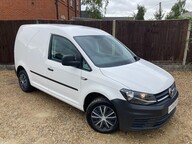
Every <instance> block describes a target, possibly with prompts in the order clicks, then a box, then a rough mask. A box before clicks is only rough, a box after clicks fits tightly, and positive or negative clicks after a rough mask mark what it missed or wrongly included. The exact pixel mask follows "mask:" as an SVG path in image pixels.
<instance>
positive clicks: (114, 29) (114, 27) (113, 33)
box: [112, 20, 116, 37]
mask: <svg viewBox="0 0 192 144" xmlns="http://www.w3.org/2000/svg"><path fill="white" fill-rule="evenodd" d="M112 28H113V29H112V35H113V36H114V37H116V20H113V26H112Z"/></svg>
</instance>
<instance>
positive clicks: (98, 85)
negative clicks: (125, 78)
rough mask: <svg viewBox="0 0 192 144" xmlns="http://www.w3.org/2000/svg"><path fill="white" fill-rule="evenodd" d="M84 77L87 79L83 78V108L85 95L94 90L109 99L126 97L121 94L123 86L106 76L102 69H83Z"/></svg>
mask: <svg viewBox="0 0 192 144" xmlns="http://www.w3.org/2000/svg"><path fill="white" fill-rule="evenodd" d="M82 78H83V79H86V80H81V100H80V101H81V102H80V103H81V104H82V105H81V109H82V110H83V105H84V100H85V97H86V96H87V95H88V94H90V93H93V92H96V93H100V94H102V95H104V96H105V97H106V98H108V99H109V100H113V99H117V98H118V99H122V100H125V98H124V97H123V96H122V95H121V93H120V89H122V88H123V86H122V85H121V84H119V83H117V82H115V81H113V80H111V79H109V78H107V77H105V76H103V75H102V74H101V72H100V70H95V71H91V72H88V71H82Z"/></svg>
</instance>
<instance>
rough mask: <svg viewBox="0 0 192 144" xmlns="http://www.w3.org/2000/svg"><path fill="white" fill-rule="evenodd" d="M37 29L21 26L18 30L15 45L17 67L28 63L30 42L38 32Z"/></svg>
mask: <svg viewBox="0 0 192 144" xmlns="http://www.w3.org/2000/svg"><path fill="white" fill-rule="evenodd" d="M38 32H39V31H38V30H37V29H32V28H29V27H26V26H21V27H20V28H19V30H18V32H17V36H16V40H15V46H14V61H15V69H17V67H18V66H20V65H21V66H23V67H24V68H25V69H27V68H26V67H25V66H26V65H27V60H28V59H29V56H28V47H27V46H28V44H29V42H30V41H31V39H32V38H33V37H34V36H35V35H36V34H37V33H38Z"/></svg>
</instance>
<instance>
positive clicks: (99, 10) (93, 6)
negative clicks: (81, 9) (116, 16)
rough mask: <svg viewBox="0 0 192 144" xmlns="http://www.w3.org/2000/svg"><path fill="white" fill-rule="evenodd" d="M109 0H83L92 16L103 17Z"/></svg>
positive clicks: (86, 9)
mask: <svg viewBox="0 0 192 144" xmlns="http://www.w3.org/2000/svg"><path fill="white" fill-rule="evenodd" d="M108 3H109V0H82V5H84V6H85V11H86V12H87V14H88V15H89V16H90V17H91V18H96V19H101V18H102V17H103V16H104V14H105V13H106V7H107V5H108Z"/></svg>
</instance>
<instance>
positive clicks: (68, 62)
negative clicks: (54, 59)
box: [62, 55, 80, 67]
mask: <svg viewBox="0 0 192 144" xmlns="http://www.w3.org/2000/svg"><path fill="white" fill-rule="evenodd" d="M62 65H64V66H73V67H79V66H80V61H77V60H76V59H75V56H73V55H64V56H63V58H62Z"/></svg>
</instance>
